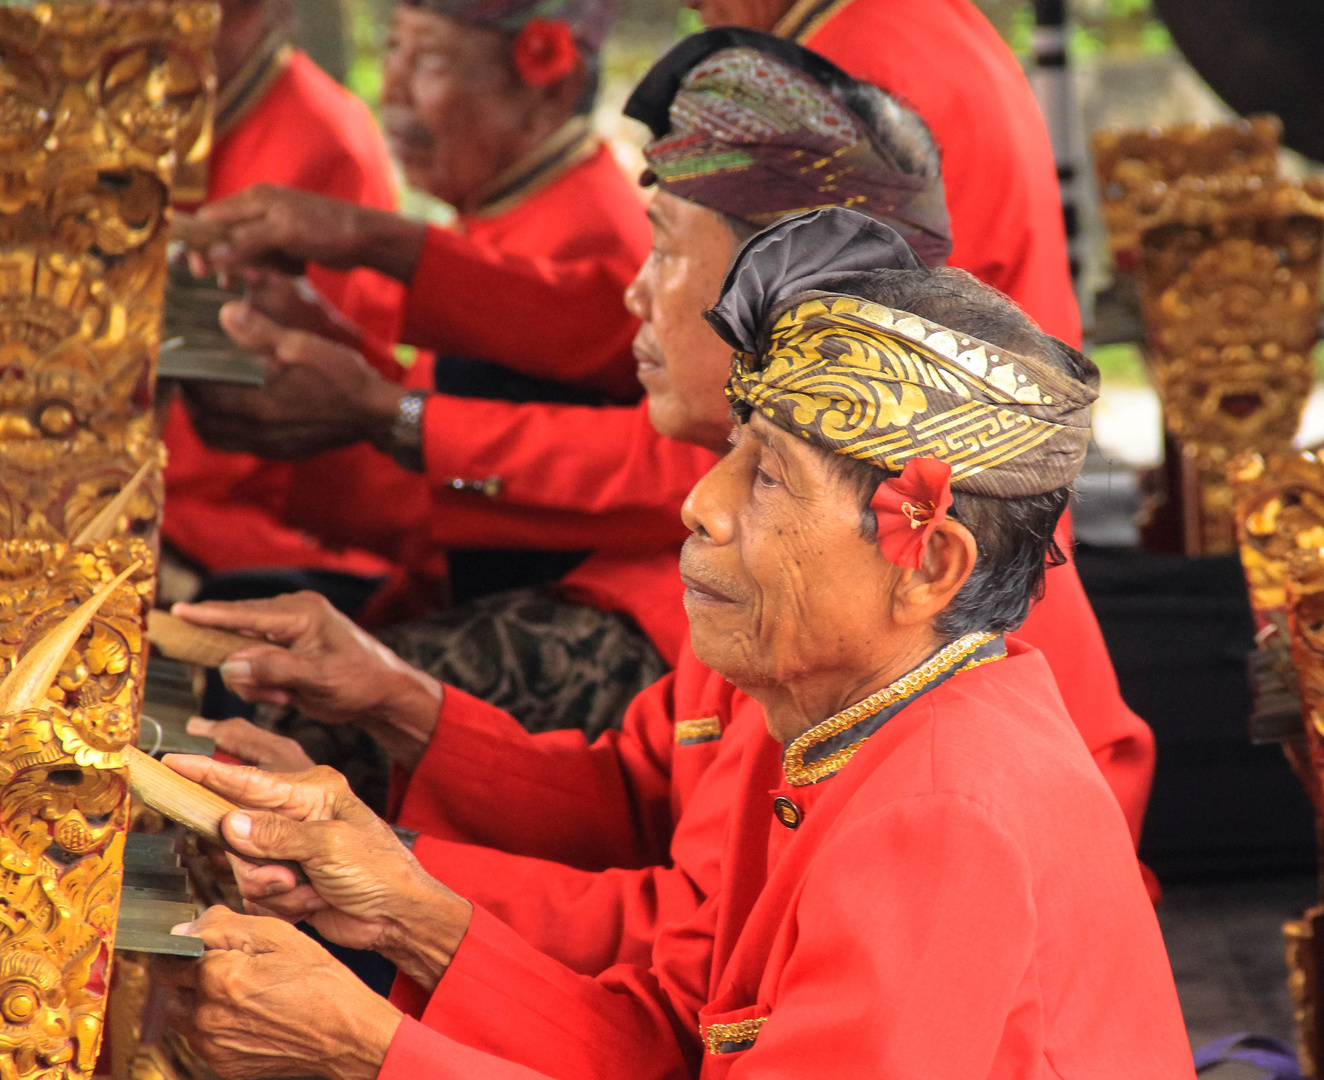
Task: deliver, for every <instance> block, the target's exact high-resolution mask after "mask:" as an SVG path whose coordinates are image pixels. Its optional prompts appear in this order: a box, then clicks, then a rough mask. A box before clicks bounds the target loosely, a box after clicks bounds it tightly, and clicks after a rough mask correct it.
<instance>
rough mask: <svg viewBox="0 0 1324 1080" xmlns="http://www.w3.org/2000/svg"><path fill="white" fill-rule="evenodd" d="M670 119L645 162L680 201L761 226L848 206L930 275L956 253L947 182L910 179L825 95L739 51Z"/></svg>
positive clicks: (721, 61) (760, 56) (696, 78)
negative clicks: (882, 226)
mask: <svg viewBox="0 0 1324 1080" xmlns="http://www.w3.org/2000/svg"><path fill="white" fill-rule="evenodd" d="M670 118H671V130H670V132H669V133H668V134H666V135H664V136H662V137H660V138H657V139H655V140H654V141H652V142H651V143H649V144H648V145H647V146H646V147H645V148H644V156H645V157H646V158H647V160H648V166H649V170H650V172H651V174H652V175H653V176H654V177H655V178H656V181H657V183H658V184H659V185H660V186H661V187H662V188H663V189H664V190H666V191H668V192H670V193H671V194H673V195H676V196H678V197H680V198H682V199H688V200H690V201H691V202H696V203H698V204H700V205H701V206H706V207H708V208H709V209H712V210H718V211H720V212H722V213H724V214H728V215H730V216H731V217H735V218H739V219H741V220H743V221H747V222H749V223H750V224H752V225H760V226H762V225H769V224H771V223H772V222H774V221H776V220H778V219H779V218H781V217H784V216H785V215H787V214H793V213H797V212H800V211H805V210H813V209H817V208H819V207H824V206H844V207H849V208H852V209H854V210H857V211H859V212H860V213H863V214H867V215H869V216H870V217H873V218H878V219H881V220H884V221H886V222H887V223H888V224H889V225H891V226H892V227H893V228H894V229H896V230H897V232H899V233H900V234H901V235H902V236H903V237H904V238H905V240H906V241H907V242H908V243H909V244H910V245H911V247H913V248H914V249H915V252H916V254H918V255H919V257H920V258H921V259H923V260H924V262H925V263H926V264H928V265H929V266H936V265H941V264H942V263H943V262H944V261H945V260H946V258H947V255H948V253H949V252H950V251H951V249H952V244H951V229H950V224H949V221H948V217H947V203H946V200H945V198H944V196H943V187H942V179H941V178H940V177H938V178H934V179H925V178H922V177H916V176H911V175H908V174H907V173H904V172H902V171H901V170H900V169H899V168H898V167H897V165H896V163H895V162H894V161H892V160H890V159H889V158H888V157H887V156H885V154H884V151H883V150H882V148H881V147H880V146H879V145H878V143H877V142H876V141H875V140H874V138H873V137H872V135H871V134H870V132H869V130H868V128H867V127H866V126H865V124H864V122H863V121H862V120H861V119H860V118H859V117H858V116H857V115H856V114H855V113H853V112H852V111H851V110H850V109H848V108H846V107H845V106H844V105H842V104H841V103H840V102H839V101H837V99H836V98H834V97H833V96H832V94H831V93H829V92H828V90H827V89H826V88H825V87H824V86H823V84H822V83H820V82H818V81H817V80H815V79H813V78H811V77H810V76H809V75H807V74H805V73H804V72H802V71H799V70H797V69H796V68H794V67H791V66H790V65H788V64H785V63H783V62H782V61H780V60H778V59H775V58H773V57H771V56H769V55H768V54H766V53H763V52H759V51H758V50H756V49H753V48H730V49H722V50H719V51H718V52H715V53H713V54H712V55H710V56H708V57H707V58H705V59H704V60H702V61H700V62H699V63H698V64H696V65H695V66H694V67H693V68H692V69H691V70H690V71H689V72H688V73H687V74H686V75H685V77H684V78H683V79H682V80H681V83H680V88H679V90H678V91H677V92H676V95H675V97H674V98H673V99H672V101H671V107H670ZM645 175H646V176H647V174H645Z"/></svg>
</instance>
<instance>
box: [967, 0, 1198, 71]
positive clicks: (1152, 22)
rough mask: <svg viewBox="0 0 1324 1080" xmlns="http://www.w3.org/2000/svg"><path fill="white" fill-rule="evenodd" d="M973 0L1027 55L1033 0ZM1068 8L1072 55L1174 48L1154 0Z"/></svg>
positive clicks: (1076, 1) (1072, 2)
mask: <svg viewBox="0 0 1324 1080" xmlns="http://www.w3.org/2000/svg"><path fill="white" fill-rule="evenodd" d="M975 5H976V6H977V7H978V8H979V9H980V10H981V11H983V13H984V14H985V15H987V16H988V19H989V21H990V22H992V23H993V25H994V26H995V27H997V29H998V32H999V33H1000V34H1001V35H1002V36H1003V37H1004V38H1005V39H1006V41H1007V43H1008V44H1009V45H1010V46H1011V48H1012V51H1013V52H1015V53H1016V55H1017V56H1020V57H1022V58H1023V59H1024V58H1028V57H1029V55H1030V52H1031V49H1032V47H1033V35H1034V5H1033V4H1032V3H1030V2H1029V0H975ZM1067 11H1068V17H1069V18H1070V21H1071V36H1070V39H1069V49H1070V52H1071V56H1072V58H1073V59H1081V58H1085V57H1095V56H1100V55H1104V54H1119V53H1120V54H1131V55H1135V54H1143V53H1163V52H1167V51H1168V50H1169V49H1171V48H1172V38H1171V37H1170V36H1169V35H1168V31H1167V28H1166V27H1165V26H1164V25H1163V23H1162V22H1160V21H1159V19H1158V18H1157V16H1156V15H1155V13H1154V11H1153V9H1152V6H1151V3H1150V0H1069V2H1068V4H1067Z"/></svg>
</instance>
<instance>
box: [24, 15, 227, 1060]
mask: <svg viewBox="0 0 1324 1080" xmlns="http://www.w3.org/2000/svg"><path fill="white" fill-rule="evenodd" d="M218 20H219V9H218V8H217V7H216V6H215V5H214V4H211V3H208V2H204V0H115V2H113V3H111V2H107V0H100V2H98V0H70V2H44V3H43V2H35V3H28V4H23V5H19V4H4V3H0V677H3V679H4V682H3V684H0V1080H66V1078H67V1080H81V1078H83V1077H88V1076H91V1075H92V1074H93V1072H94V1071H95V1070H97V1069H98V1064H97V1063H98V1056H99V1054H100V1051H101V1049H102V1047H101V1043H102V1031H103V1025H104V1023H105V1021H106V1017H107V996H108V988H109V987H110V986H111V985H112V983H115V984H116V985H119V986H122V987H124V996H123V999H122V1000H120V999H118V998H117V1000H116V1006H115V1007H113V1008H112V1009H111V1010H110V1019H111V1023H112V1024H113V1025H114V1026H115V1027H116V1028H118V1029H120V1031H121V1033H122V1035H123V1037H122V1038H116V1039H114V1040H113V1041H114V1043H115V1045H114V1046H113V1048H112V1052H111V1053H110V1054H109V1055H108V1058H109V1060H105V1059H103V1062H102V1065H101V1068H102V1069H107V1068H113V1070H114V1072H115V1074H116V1076H117V1077H124V1078H127V1076H128V1075H129V1071H130V1069H131V1063H132V1061H133V1058H134V1056H135V1054H136V1052H137V1049H138V1048H137V1045H136V1039H137V1034H136V1033H137V1026H136V1021H135V1019H134V1017H135V1015H136V1013H135V1006H134V994H135V992H137V991H139V990H141V988H142V986H143V985H144V984H143V983H142V982H141V978H139V980H138V981H137V982H135V979H134V978H133V976H134V975H135V974H137V975H139V976H141V975H142V974H143V973H144V971H145V969H144V968H143V963H142V960H141V958H140V957H134V956H132V955H129V956H127V958H126V959H125V960H124V961H123V963H122V964H121V963H116V962H115V960H114V947H115V943H116V937H117V933H120V934H123V936H124V938H125V940H126V941H129V940H132V941H135V942H140V941H142V940H144V938H143V933H142V930H141V928H140V927H138V926H137V925H136V924H135V923H134V922H133V920H132V919H129V920H127V921H126V920H125V919H124V914H125V912H126V911H127V910H128V908H127V907H126V908H125V909H124V910H121V893H122V883H123V881H124V880H125V850H126V848H125V845H126V837H127V834H128V829H129V824H130V815H131V808H130V802H129V789H128V774H127V767H126V764H125V761H124V754H123V751H124V748H125V747H126V746H128V745H130V744H131V743H132V742H133V741H134V740H135V739H136V737H137V734H138V722H139V717H140V715H141V710H142V688H143V681H144V667H145V662H146V653H145V648H146V643H145V640H144V637H143V624H144V619H145V615H146V611H147V609H148V608H149V607H150V606H151V601H152V596H153V592H154V589H155V562H156V558H155V556H156V552H155V546H156V542H157V538H156V532H157V529H158V527H159V523H160V512H161V501H162V496H163V488H162V482H161V476H160V469H161V466H162V464H163V460H164V458H163V451H162V448H161V445H160V443H159V441H158V439H157V438H156V432H155V430H154V422H155V419H154V410H153V404H154V395H155V384H156V364H157V350H158V348H159V345H160V327H161V308H162V291H163V288H164V284H165V278H166V241H167V228H168V216H169V210H168V207H169V203H170V199H171V193H172V187H173V186H174V185H175V184H176V183H177V182H181V181H183V182H187V183H188V184H189V185H191V186H192V187H194V188H196V186H197V183H198V179H199V177H200V176H201V175H202V174H201V173H200V171H199V170H200V169H201V168H202V167H203V166H205V160H206V155H207V152H208V149H209V146H210V124H211V120H210V117H211V101H212V98H213V96H214V93H215V78H214V74H213V68H212V60H211V56H210V44H211V41H212V38H213V37H214V35H215V31H216V27H217V25H218ZM135 478H137V483H136V485H134V486H133V487H132V490H126V489H127V488H128V487H129V486H130V482H131V481H133V480H134V479H135ZM122 492H123V493H124V495H123V497H121V493H122ZM94 595H95V597H96V601H97V603H96V605H95V607H96V610H95V611H93V610H92V607H93V605H92V604H91V598H92V597H93V596H94ZM129 891H134V890H129ZM144 891H150V890H144ZM132 902H133V903H138V901H137V900H136V899H134V900H133V901H132ZM129 903H130V901H129V900H128V899H126V900H125V904H126V905H127V904H129ZM166 903H167V906H168V902H166ZM137 910H139V911H141V910H144V909H143V908H142V906H141V905H139V907H138V909H137ZM117 968H119V969H121V970H118V971H117ZM125 977H127V978H125Z"/></svg>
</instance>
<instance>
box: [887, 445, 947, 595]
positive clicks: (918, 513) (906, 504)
mask: <svg viewBox="0 0 1324 1080" xmlns="http://www.w3.org/2000/svg"><path fill="white" fill-rule="evenodd" d="M951 480H952V467H951V466H950V465H948V464H947V462H945V461H939V460H938V459H937V458H911V459H910V460H909V461H908V462H906V467H905V468H904V469H903V470H902V471H901V475H900V476H898V477H896V478H895V479H894V480H884V481H883V482H882V483H881V484H879V485H878V490H877V491H876V492H875V493H874V497H873V499H872V500H871V501H870V503H869V505H870V506H871V507H872V508H873V512H874V513H875V514H876V515H877V517H878V546H879V547H880V548H881V549H882V552H883V557H884V558H885V559H887V561H888V562H890V563H894V564H896V565H897V566H904V567H907V568H909V569H911V570H918V569H919V566H920V564H921V563H922V562H923V561H924V549H925V548H926V547H927V546H928V543H929V537H930V536H932V535H933V530H934V529H936V528H937V527H938V526H939V525H941V524H942V522H943V520H944V519H945V518H946V517H947V511H948V509H949V508H950V507H951V505H952V487H951Z"/></svg>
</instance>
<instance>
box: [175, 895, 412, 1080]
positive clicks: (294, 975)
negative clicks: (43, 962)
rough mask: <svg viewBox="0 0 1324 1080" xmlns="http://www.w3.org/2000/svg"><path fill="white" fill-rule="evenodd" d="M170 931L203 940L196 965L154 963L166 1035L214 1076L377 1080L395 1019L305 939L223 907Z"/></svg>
mask: <svg viewBox="0 0 1324 1080" xmlns="http://www.w3.org/2000/svg"><path fill="white" fill-rule="evenodd" d="M175 929H176V931H178V932H179V933H187V934H191V935H193V936H195V937H200V938H202V940H203V942H204V943H205V945H206V949H207V951H206V952H205V953H204V954H203V956H202V958H201V959H200V960H174V959H167V958H165V957H158V958H156V961H155V962H154V963H153V965H152V979H153V982H154V983H156V984H158V985H164V986H169V987H171V988H172V990H171V995H170V997H169V998H168V999H167V1003H166V1009H165V1015H166V1021H167V1023H168V1024H169V1025H170V1028H171V1030H172V1031H177V1032H179V1033H180V1034H182V1035H184V1036H185V1037H186V1038H187V1039H188V1041H189V1043H190V1044H191V1045H192V1046H193V1048H194V1049H195V1050H197V1051H198V1052H199V1053H201V1054H202V1056H203V1057H204V1058H205V1059H206V1060H207V1061H208V1062H209V1063H211V1065H212V1066H213V1067H214V1068H216V1069H218V1070H219V1071H220V1074H221V1075H222V1076H225V1077H228V1078H229V1080H256V1078H258V1077H266V1076H288V1075H291V1074H292V1073H293V1074H297V1075H301V1076H326V1077H330V1078H332V1080H373V1078H374V1077H376V1076H377V1074H378V1071H379V1070H380V1069H381V1065H382V1062H383V1061H384V1060H385V1058H386V1053H387V1050H388V1049H389V1048H390V1045H391V1040H392V1039H393V1038H394V1036H395V1030H396V1028H398V1027H399V1026H400V1020H401V1013H400V1010H399V1009H397V1008H396V1007H395V1006H394V1005H392V1004H391V1003H390V1002H389V1001H387V1000H386V999H385V998H383V997H379V996H378V995H377V994H375V993H374V992H373V991H372V990H370V989H369V988H368V987H367V986H365V985H364V984H363V983H362V982H361V981H360V980H359V978H358V977H357V976H356V975H354V974H353V972H351V971H350V970H349V969H348V968H347V967H345V966H344V965H343V964H342V963H340V962H339V961H338V960H336V959H335V958H334V957H332V956H331V954H330V953H328V952H327V951H326V950H325V949H324V948H322V946H321V945H319V944H317V942H315V941H314V940H313V939H312V938H310V937H308V936H307V935H306V934H301V933H300V932H299V931H298V930H296V929H294V927H292V926H289V925H287V924H285V923H283V922H278V921H276V920H275V919H263V918H251V917H249V916H247V915H239V914H236V913H235V912H233V911H229V910H228V909H226V908H223V907H214V908H210V909H209V910H208V911H206V912H205V913H203V915H202V916H201V917H200V918H198V919H195V920H194V921H193V922H191V923H186V924H185V925H183V926H179V927H176V928H175Z"/></svg>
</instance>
